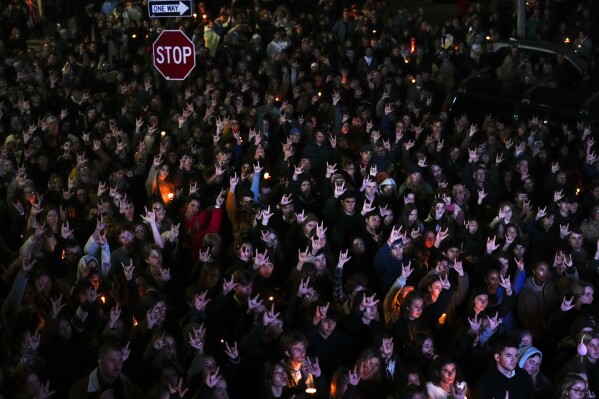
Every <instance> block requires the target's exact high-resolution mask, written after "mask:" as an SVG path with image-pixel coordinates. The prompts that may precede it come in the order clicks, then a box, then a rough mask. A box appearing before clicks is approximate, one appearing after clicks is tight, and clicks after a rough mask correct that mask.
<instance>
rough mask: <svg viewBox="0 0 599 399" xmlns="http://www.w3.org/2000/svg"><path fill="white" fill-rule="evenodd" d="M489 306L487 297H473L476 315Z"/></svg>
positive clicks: (484, 295)
mask: <svg viewBox="0 0 599 399" xmlns="http://www.w3.org/2000/svg"><path fill="white" fill-rule="evenodd" d="M488 304H489V296H488V295H487V294H481V295H477V296H475V297H474V301H473V306H474V311H475V312H476V313H480V312H483V311H484V310H485V309H486V308H487V305H488Z"/></svg>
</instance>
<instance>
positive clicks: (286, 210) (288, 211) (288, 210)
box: [281, 204, 293, 217]
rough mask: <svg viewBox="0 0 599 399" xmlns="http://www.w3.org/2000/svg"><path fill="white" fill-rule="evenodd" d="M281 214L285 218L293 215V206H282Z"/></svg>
mask: <svg viewBox="0 0 599 399" xmlns="http://www.w3.org/2000/svg"><path fill="white" fill-rule="evenodd" d="M281 213H282V214H283V215H284V216H287V217H289V216H292V215H293V204H286V205H282V206H281Z"/></svg>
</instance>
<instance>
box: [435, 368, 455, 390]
mask: <svg viewBox="0 0 599 399" xmlns="http://www.w3.org/2000/svg"><path fill="white" fill-rule="evenodd" d="M455 376H456V366H455V364H454V363H449V364H444V365H443V366H442V367H441V370H439V379H440V380H441V382H442V383H444V384H449V385H452V384H453V383H454V381H455Z"/></svg>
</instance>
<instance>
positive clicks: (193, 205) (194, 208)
mask: <svg viewBox="0 0 599 399" xmlns="http://www.w3.org/2000/svg"><path fill="white" fill-rule="evenodd" d="M199 211H200V201H196V200H191V201H189V203H188V204H187V207H186V212H185V213H186V214H187V216H189V217H192V216H194V215H196V214H197V213H198V212H199Z"/></svg>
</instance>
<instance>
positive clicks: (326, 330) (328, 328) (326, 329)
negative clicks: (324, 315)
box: [318, 319, 337, 339]
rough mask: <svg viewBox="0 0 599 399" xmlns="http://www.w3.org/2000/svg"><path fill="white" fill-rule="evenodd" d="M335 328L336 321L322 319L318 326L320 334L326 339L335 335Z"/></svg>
mask: <svg viewBox="0 0 599 399" xmlns="http://www.w3.org/2000/svg"><path fill="white" fill-rule="evenodd" d="M335 326H337V321H336V320H331V319H322V321H321V322H320V324H319V325H318V332H319V333H320V335H321V336H322V337H323V338H325V339H326V338H328V337H329V336H330V335H331V334H332V333H333V331H335Z"/></svg>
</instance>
